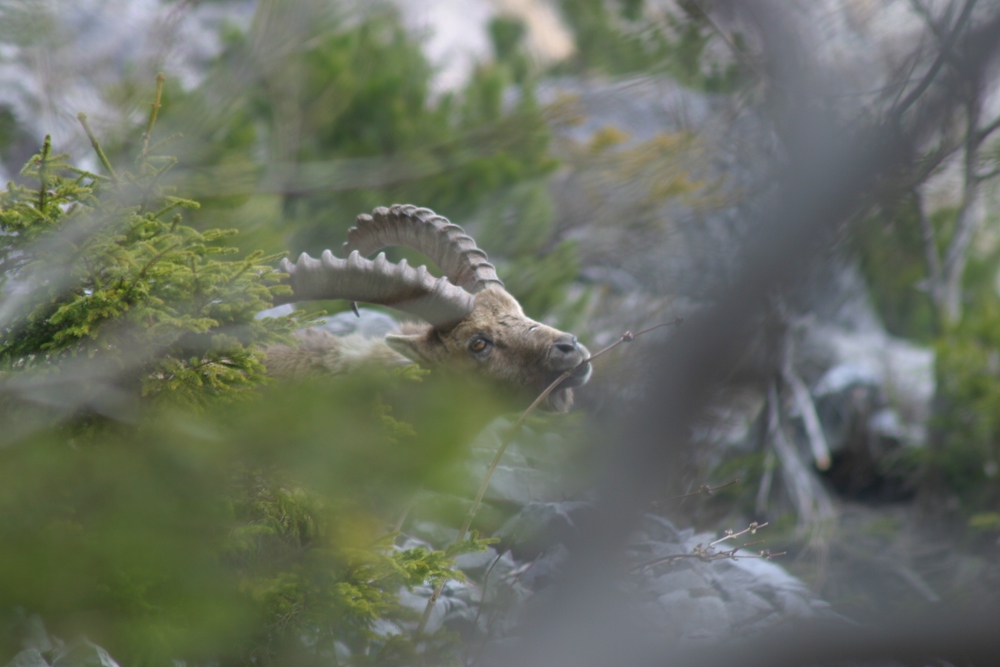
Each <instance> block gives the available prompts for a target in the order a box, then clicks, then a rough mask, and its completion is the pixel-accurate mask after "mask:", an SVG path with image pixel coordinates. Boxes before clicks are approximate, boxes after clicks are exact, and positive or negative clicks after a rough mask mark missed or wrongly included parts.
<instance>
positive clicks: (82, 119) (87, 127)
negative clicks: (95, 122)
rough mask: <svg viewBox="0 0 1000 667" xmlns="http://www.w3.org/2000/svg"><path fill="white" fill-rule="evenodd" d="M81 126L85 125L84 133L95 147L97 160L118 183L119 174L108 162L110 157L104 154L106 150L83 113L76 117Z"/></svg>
mask: <svg viewBox="0 0 1000 667" xmlns="http://www.w3.org/2000/svg"><path fill="white" fill-rule="evenodd" d="M76 117H77V119H78V120H79V121H80V124H81V125H83V131H84V132H86V133H87V138H88V139H90V145H91V146H93V147H94V151H95V152H96V153H97V159H98V160H100V161H101V165H102V166H103V167H104V169H105V171H107V172H108V175H109V176H111V180H112V181H113V182H117V181H118V174H116V173H115V168H114V167H112V166H111V161H110V160H108V156H107V155H105V154H104V149H103V148H101V143H100V142H99V141H98V140H97V137H96V136H95V135H94V131H93V130H91V129H90V123H88V122H87V114H85V113H83V112H82V111H81V112H80V113H78V114H77V115H76Z"/></svg>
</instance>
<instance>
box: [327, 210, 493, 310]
mask: <svg viewBox="0 0 1000 667" xmlns="http://www.w3.org/2000/svg"><path fill="white" fill-rule="evenodd" d="M355 223H356V224H355V226H354V227H352V228H351V229H349V230H348V232H347V242H346V243H344V254H345V255H347V254H350V253H351V252H353V251H355V250H356V251H358V252H359V253H360V254H361V255H362V256H367V255H370V254H371V253H373V252H375V251H376V250H381V249H382V248H385V247H388V246H394V245H395V246H405V247H409V248H413V249H414V250H418V251H420V252H422V253H423V254H425V255H427V256H428V257H429V258H431V259H432V260H433V261H434V263H435V264H437V265H438V266H439V267H440V268H441V270H442V271H443V272H444V273H445V275H446V276H447V277H448V278H449V280H450V281H451V283H452V284H453V285H456V286H459V287H463V288H464V289H466V290H467V291H469V292H472V293H475V292H479V291H481V290H483V289H486V288H487V287H488V286H489V285H491V284H495V285H500V286H501V287H502V286H503V282H502V281H501V280H500V278H499V277H498V276H497V274H496V268H495V267H494V266H493V265H492V264H491V263H489V262H488V261H486V260H488V256H487V254H486V253H485V252H484V251H483V250H481V249H480V248H478V247H477V246H476V241H475V239H473V238H472V237H471V236H469V235H468V234H466V233H465V230H464V229H462V228H461V227H460V226H459V225H456V224H454V223H452V222H450V221H449V220H448V219H447V218H445V217H444V216H441V215H438V214H437V213H435V212H434V211H432V210H430V209H428V208H419V207H417V206H415V205H413V204H394V205H392V206H390V207H389V208H386V207H382V206H380V207H377V208H375V209H373V210H372V213H371V214H370V215H369V214H367V213H363V214H361V215H359V216H357V218H356V219H355ZM472 254H475V255H477V256H478V257H481V259H482V261H474V259H473V258H472V257H470V255H472ZM478 257H477V259H478Z"/></svg>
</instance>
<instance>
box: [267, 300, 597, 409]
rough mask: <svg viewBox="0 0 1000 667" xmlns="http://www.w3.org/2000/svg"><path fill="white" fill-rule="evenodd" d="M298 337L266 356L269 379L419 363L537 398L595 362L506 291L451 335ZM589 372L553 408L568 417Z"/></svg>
mask: <svg viewBox="0 0 1000 667" xmlns="http://www.w3.org/2000/svg"><path fill="white" fill-rule="evenodd" d="M299 338H300V340H301V343H300V345H299V347H296V348H289V347H286V346H272V347H271V348H269V349H268V351H267V353H268V357H267V366H268V370H269V372H270V373H271V374H273V375H275V376H278V377H286V378H296V377H303V376H305V375H313V374H323V373H343V372H347V371H350V370H353V369H356V368H358V367H361V366H363V365H365V364H378V365H383V366H386V365H388V366H393V365H401V364H407V363H418V364H420V365H422V366H425V367H428V368H434V367H448V368H454V369H457V370H460V371H464V372H472V373H476V374H479V375H481V376H485V377H488V378H491V379H493V380H495V381H496V382H498V383H499V384H501V385H503V386H506V387H510V388H514V389H516V390H519V391H521V392H523V393H524V394H526V395H529V396H532V397H533V396H537V395H538V394H540V393H541V392H542V391H543V390H544V389H545V388H546V387H547V386H548V385H549V384H551V383H552V382H553V381H554V380H555V379H556V378H558V377H559V376H560V375H562V373H563V372H565V371H567V370H569V369H572V368H573V367H575V366H576V365H577V364H579V363H580V362H582V361H583V360H584V359H586V358H587V357H588V356H589V353H588V352H587V348H585V347H583V346H582V345H578V344H576V339H575V338H573V337H572V336H570V335H569V334H566V333H564V332H562V331H559V330H558V329H554V328H552V327H550V326H547V325H545V324H541V323H539V322H536V321H534V320H532V319H530V318H528V317H527V316H526V315H525V314H524V311H523V310H522V309H521V305H520V304H519V303H518V302H517V301H516V300H515V299H514V297H512V296H511V295H510V294H508V293H507V292H506V291H505V290H503V289H502V288H500V287H490V288H488V289H485V290H483V291H481V292H479V293H477V294H476V302H475V308H474V309H473V311H472V313H471V314H470V315H469V316H468V317H466V318H465V319H464V320H462V321H461V322H459V323H458V324H456V325H454V326H452V327H450V328H448V329H440V328H434V327H432V326H431V325H429V324H424V325H418V324H407V325H404V327H402V330H401V332H400V333H398V334H389V335H388V336H386V337H385V338H384V339H375V340H372V339H364V338H362V337H361V336H358V335H352V336H345V337H337V336H334V335H333V334H330V333H327V332H323V331H317V330H315V329H308V330H306V331H305V332H302V333H301V334H299ZM480 339H481V340H484V341H488V343H487V344H486V346H485V348H484V349H483V350H481V351H479V352H476V351H474V350H473V349H471V348H470V343H471V342H473V341H478V340H480ZM590 370H591V369H590V365H589V364H587V365H586V366H583V367H582V368H580V369H579V370H578V371H577V372H576V373H574V375H573V376H571V377H570V378H569V379H568V380H566V381H565V382H564V383H563V385H562V386H561V387H560V389H558V390H557V391H555V392H553V393H552V395H551V396H550V398H549V402H550V406H551V407H552V408H554V409H556V410H559V411H565V410H568V409H569V408H570V407H571V406H572V403H573V390H572V387H573V386H578V385H581V384H583V383H585V382H586V381H587V380H588V379H589V377H590Z"/></svg>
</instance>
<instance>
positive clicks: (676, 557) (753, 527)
mask: <svg viewBox="0 0 1000 667" xmlns="http://www.w3.org/2000/svg"><path fill="white" fill-rule="evenodd" d="M767 525H768V524H766V523H760V524H758V523H757V522H756V521H754V522H753V523H751V524H750V525H749V526H747V527H746V528H744V529H743V530H741V531H739V532H734V531H732V530H727V531H726V532H725V535H723V537H720V538H719V539H717V540H715V541H714V542H709V543H708V544H707V545H702V544H698V545H696V546H695V547H694V548H693V549H691V551H686V552H684V553H679V554H670V555H669V556H661V557H660V558H654V559H653V560H650V561H646V562H643V563H640V564H639V565H636V566H634V567H633V568H632V571H633V572H644V571H646V570H648V569H650V568H652V567H656V566H657V565H664V564H669V565H673V564H674V563H676V562H678V561H681V560H686V559H696V560H700V561H702V562H705V563H710V562H712V561H716V560H739V559H740V558H761V559H763V560H771V559H772V558H776V557H778V556H784V555H785V553H786V552H784V551H782V552H779V553H772V552H771V550H770V549H764V550H762V551H758V552H757V553H755V554H750V553H747V554H741V553H739V552H740V551H742V550H743V549H746V548H747V547H750V546H752V545H754V544H759V543H760V542H761V541H760V540H756V541H754V542H747V543H745V544H741V545H740V546H738V547H733V548H732V549H727V550H725V551H716V550H715V547H716V546H717V545H718V544H720V543H722V542H725V541H726V540H732V539H736V538H737V537H741V536H743V535H746V534H747V533H750V534H751V535H754V534H756V533H757V531H758V530H759V529H761V528H764V527H765V526H767Z"/></svg>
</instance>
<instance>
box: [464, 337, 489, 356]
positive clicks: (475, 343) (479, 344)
mask: <svg viewBox="0 0 1000 667" xmlns="http://www.w3.org/2000/svg"><path fill="white" fill-rule="evenodd" d="M489 346H490V341H489V340H487V339H486V338H481V337H479V336H476V337H475V338H473V339H472V340H470V341H469V350H470V351H472V352H476V353H479V352H482V351H484V350H485V349H486V348H488V347H489Z"/></svg>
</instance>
